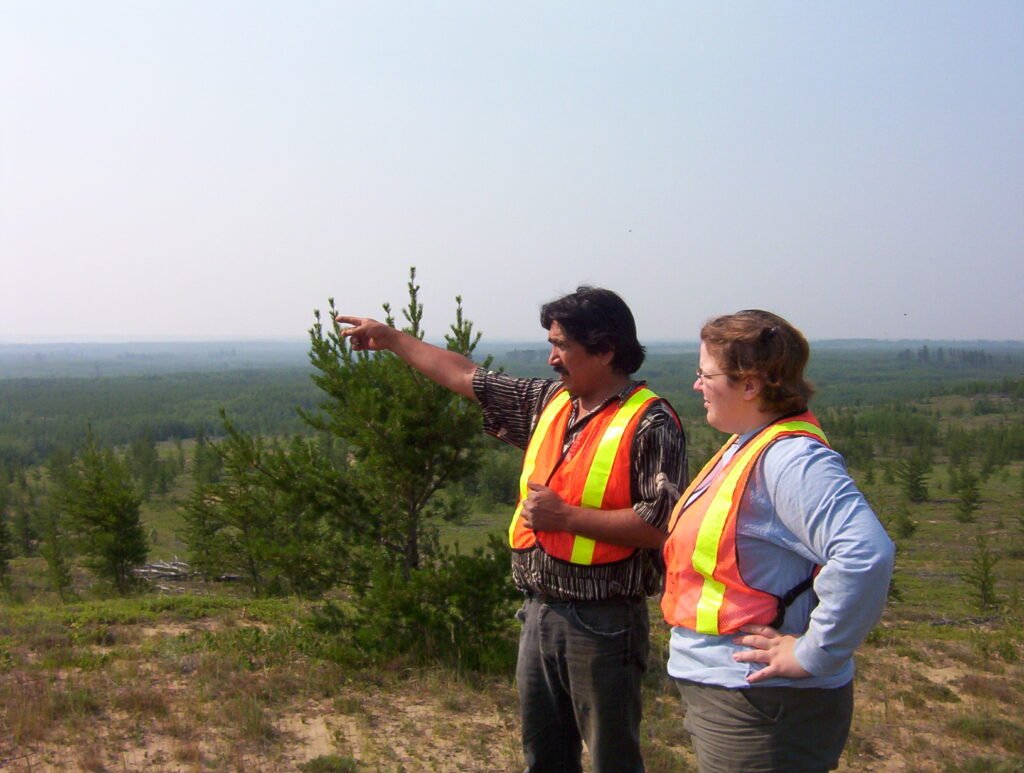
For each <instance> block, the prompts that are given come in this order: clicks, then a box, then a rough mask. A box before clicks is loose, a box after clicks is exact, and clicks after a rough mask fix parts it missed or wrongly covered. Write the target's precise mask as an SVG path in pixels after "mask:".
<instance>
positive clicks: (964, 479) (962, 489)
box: [955, 462, 981, 523]
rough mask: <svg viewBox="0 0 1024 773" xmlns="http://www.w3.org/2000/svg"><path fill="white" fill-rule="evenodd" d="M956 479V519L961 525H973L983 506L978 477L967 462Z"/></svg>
mask: <svg viewBox="0 0 1024 773" xmlns="http://www.w3.org/2000/svg"><path fill="white" fill-rule="evenodd" d="M956 477H957V489H956V492H955V493H956V496H957V500H956V519H957V520H958V521H959V522H960V523H972V522H973V521H974V520H975V518H974V513H975V511H976V510H977V509H978V507H980V505H981V489H980V488H979V486H978V476H976V475H975V474H974V473H973V472H971V468H970V467H969V466H968V465H967V463H966V462H965V463H964V465H963V467H962V469H961V470H960V471H959V474H958V475H957V476H956Z"/></svg>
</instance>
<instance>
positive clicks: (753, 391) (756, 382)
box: [743, 376, 763, 400]
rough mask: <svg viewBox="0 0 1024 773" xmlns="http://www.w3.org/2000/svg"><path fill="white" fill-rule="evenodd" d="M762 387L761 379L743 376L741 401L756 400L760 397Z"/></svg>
mask: <svg viewBox="0 0 1024 773" xmlns="http://www.w3.org/2000/svg"><path fill="white" fill-rule="evenodd" d="M762 386H763V384H762V382H761V379H760V378H758V377H757V376H744V377H743V399H744V400H758V399H760V397H761V387H762Z"/></svg>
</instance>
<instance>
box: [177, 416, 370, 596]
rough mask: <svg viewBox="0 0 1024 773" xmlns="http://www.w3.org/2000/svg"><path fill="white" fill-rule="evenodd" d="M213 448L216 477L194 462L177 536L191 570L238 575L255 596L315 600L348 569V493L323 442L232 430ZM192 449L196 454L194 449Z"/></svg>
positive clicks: (228, 425) (228, 427)
mask: <svg viewBox="0 0 1024 773" xmlns="http://www.w3.org/2000/svg"><path fill="white" fill-rule="evenodd" d="M224 426H225V428H226V430H227V433H228V436H227V438H225V440H224V441H222V442H221V443H219V444H218V445H216V446H212V445H211V446H208V448H213V449H216V451H217V452H218V454H219V457H220V460H221V463H220V467H221V469H220V471H219V473H218V475H217V478H216V479H214V480H212V481H211V480H209V479H208V477H207V475H208V474H209V469H208V467H206V466H200V465H197V466H196V467H195V476H196V480H197V485H196V488H195V489H194V491H193V494H192V497H191V499H190V500H189V503H188V505H187V507H186V511H185V521H186V526H185V529H184V532H183V536H184V538H185V541H186V543H187V544H188V545H189V557H190V560H191V563H192V566H193V567H194V568H195V569H197V570H198V571H200V572H202V573H203V574H205V575H207V576H211V577H218V576H223V575H230V574H237V575H239V576H241V577H242V578H243V579H244V580H245V582H246V583H247V584H248V585H249V586H250V587H251V588H252V590H253V591H254V592H256V593H259V594H261V595H270V594H274V595H277V594H283V593H296V594H298V595H302V596H308V597H315V596H318V595H320V594H322V593H323V592H324V591H325V590H327V589H328V588H330V587H332V586H333V585H334V584H336V583H337V582H338V580H339V579H340V578H341V576H342V575H343V574H344V570H345V568H346V565H347V561H346V558H347V555H348V550H349V539H348V537H349V536H350V534H351V532H352V529H351V527H350V526H349V520H350V518H349V514H350V512H351V511H352V495H351V494H350V492H349V491H348V488H347V485H346V483H345V477H344V466H343V465H339V464H337V463H336V460H335V459H334V458H332V452H331V450H330V448H329V443H327V442H326V441H325V440H324V439H323V438H302V437H294V438H292V439H291V440H290V441H288V442H278V441H273V440H267V439H264V438H260V437H255V436H252V435H249V434H247V433H244V432H241V431H239V430H238V429H237V428H236V427H234V426H233V425H232V424H231V422H230V421H228V420H227V419H226V418H225V420H224ZM197 450H198V449H197Z"/></svg>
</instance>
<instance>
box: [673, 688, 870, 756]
mask: <svg viewBox="0 0 1024 773" xmlns="http://www.w3.org/2000/svg"><path fill="white" fill-rule="evenodd" d="M676 684H677V686H678V687H679V693H680V695H682V697H683V705H684V707H685V709H686V720H685V722H684V725H683V726H684V727H685V728H686V729H687V730H688V731H689V732H690V735H691V736H692V737H693V745H694V749H695V750H696V752H697V764H698V769H699V771H700V773H820V772H823V771H827V770H832V769H833V768H835V767H837V766H838V765H839V756H840V755H841V754H842V752H843V747H844V746H845V745H846V738H847V736H848V735H849V733H850V722H851V720H852V719H853V683H852V682H850V683H848V684H846V685H844V686H843V687H837V688H834V689H822V688H813V687H811V688H800V687H749V688H747V689H743V690H727V689H725V688H724V687H713V686H711V685H704V684H698V683H697V682H689V681H686V680H684V679H677V680H676Z"/></svg>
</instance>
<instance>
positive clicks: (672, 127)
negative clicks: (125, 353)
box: [0, 0, 1024, 341]
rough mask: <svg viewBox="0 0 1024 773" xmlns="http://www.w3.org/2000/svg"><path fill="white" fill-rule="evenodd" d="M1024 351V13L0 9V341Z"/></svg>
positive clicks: (1008, 9) (99, 2)
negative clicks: (592, 315)
mask: <svg viewBox="0 0 1024 773" xmlns="http://www.w3.org/2000/svg"><path fill="white" fill-rule="evenodd" d="M413 265H415V266H416V267H417V270H418V280H419V282H420V284H421V286H422V300H423V301H424V303H425V305H426V310H427V314H426V319H425V321H426V326H427V333H428V336H430V337H439V336H440V335H441V334H442V333H443V332H444V328H445V327H446V325H447V324H448V323H449V322H450V320H451V318H452V313H453V310H454V297H455V295H456V294H461V295H462V297H463V301H464V306H465V309H466V314H467V315H468V316H469V317H470V318H471V319H472V320H474V322H475V323H476V326H477V328H478V329H480V330H482V331H483V333H484V336H485V337H486V338H490V339H499V338H501V339H508V338H517V339H532V338H534V337H536V338H537V339H538V340H541V339H542V337H543V331H541V329H540V328H539V326H538V322H537V312H538V307H539V305H540V304H541V303H542V302H543V301H545V300H550V299H551V298H553V297H556V296H558V295H561V294H562V293H564V292H568V291H571V290H573V289H574V288H575V287H576V285H578V284H581V283H590V284H599V285H605V286H608V287H611V288H613V289H616V290H617V291H618V292H619V293H620V294H621V295H622V296H623V297H624V298H625V299H626V300H627V302H629V303H630V305H631V306H632V308H633V310H634V313H635V314H636V317H637V322H638V326H639V328H640V335H641V338H642V339H644V340H647V341H653V340H669V339H677V340H678V339H685V340H692V339H694V338H695V337H696V333H697V329H698V328H699V325H700V323H701V322H702V321H703V320H705V319H706V318H707V317H709V316H711V315H714V314H719V313H725V312H730V311H735V310H738V309H741V308H748V307H761V308H767V309H771V310H773V311H777V312H779V313H781V314H783V315H784V316H786V317H788V318H789V319H790V320H791V321H792V322H793V323H794V324H796V325H797V326H799V327H801V328H803V330H804V331H805V332H806V333H807V335H808V336H809V337H811V338H860V337H871V338H956V339H971V338H995V339H1024V2H1019V0H1011V1H1009V2H1002V3H997V2H983V1H982V2H978V1H977V0H971V2H957V3H949V2H898V3H893V2H891V0H886V1H885V2H862V1H860V0H858V2H855V3H852V2H851V3H832V2H820V3H811V2H800V3H789V2H756V3H755V2H750V3H730V2H724V3H718V2H715V3H701V4H696V3H686V2H664V3H642V2H618V3H610V2H598V1H595V0H587V1H585V2H550V1H546V2H529V1H526V2H524V0H517V1H516V2H514V3H495V2H479V0H472V1H468V0H467V1H466V2H451V1H450V0H431V1H430V2H381V1H380V0H374V1H373V2H358V3H357V2H302V1H301V0H300V1H298V2H296V1H295V0H290V1H289V2H254V1H253V0H244V1H239V2H220V1H218V0H202V1H199V0H194V1H193V0H174V1H173V2H172V1H170V0H168V1H166V2H156V1H154V0H150V1H147V2H138V1H136V0H132V1H131V2H109V1H107V0H90V2H80V1H79V0H75V1H74V2H51V1H49V0H0V340H14V339H19V340H25V339H26V338H33V339H35V340H79V339H82V340H84V339H90V338H95V337H97V336H100V337H107V338H111V339H115V340H137V339H142V338H149V337H155V336H156V337H170V338H184V337H207V338H234V337H275V338H281V337H284V338H292V337H294V338H301V337H303V336H304V335H305V332H306V330H307V329H308V328H309V326H310V325H311V324H312V322H313V316H312V311H313V309H314V308H321V309H325V308H326V305H327V298H328V297H330V296H333V297H335V298H336V300H337V304H338V307H339V308H340V309H342V310H344V311H346V312H352V313H360V314H367V315H374V316H379V315H380V307H381V304H382V303H383V302H385V301H391V302H392V303H393V305H395V306H396V307H397V306H401V305H402V304H403V303H404V301H405V297H406V296H405V283H406V281H407V279H408V268H409V266H413Z"/></svg>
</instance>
